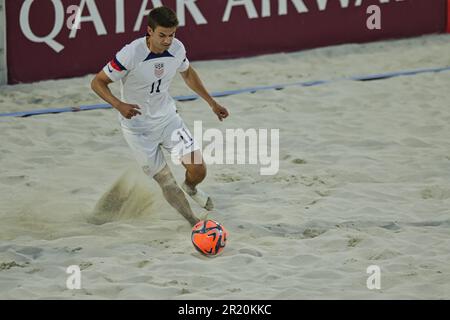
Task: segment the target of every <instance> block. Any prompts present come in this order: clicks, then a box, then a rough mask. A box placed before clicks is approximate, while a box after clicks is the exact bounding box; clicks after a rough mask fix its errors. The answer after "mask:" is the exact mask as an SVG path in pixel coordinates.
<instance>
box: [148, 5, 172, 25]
mask: <svg viewBox="0 0 450 320" xmlns="http://www.w3.org/2000/svg"><path fill="white" fill-rule="evenodd" d="M178 23H179V22H178V18H177V15H176V14H175V12H173V10H172V9H170V8H168V7H157V8H154V9H152V10H151V11H150V13H149V14H148V25H149V27H150V28H152V30H155V29H156V27H158V26H160V27H164V28H173V27H178Z"/></svg>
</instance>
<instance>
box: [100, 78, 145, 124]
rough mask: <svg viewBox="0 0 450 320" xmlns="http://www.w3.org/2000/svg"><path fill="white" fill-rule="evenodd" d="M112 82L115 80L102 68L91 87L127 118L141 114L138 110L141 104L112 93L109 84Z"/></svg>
mask: <svg viewBox="0 0 450 320" xmlns="http://www.w3.org/2000/svg"><path fill="white" fill-rule="evenodd" d="M112 82H113V81H112V80H111V79H110V78H109V77H108V76H107V75H106V73H105V72H104V71H103V70H102V71H100V72H99V73H97V75H96V76H95V78H94V79H93V80H92V82H91V88H92V90H93V91H94V92H95V93H96V94H97V95H98V96H99V97H100V98H102V99H103V100H105V101H106V102H107V103H109V104H110V105H111V106H113V107H114V108H115V109H117V110H118V111H119V112H120V113H121V114H122V116H124V117H125V118H127V119H131V118H132V117H134V116H136V115H137V114H141V113H140V112H139V110H138V109H140V108H139V106H137V105H134V104H128V103H124V102H122V101H120V100H119V99H117V98H116V97H115V96H114V95H113V94H112V92H111V90H110V89H109V84H110V83H112Z"/></svg>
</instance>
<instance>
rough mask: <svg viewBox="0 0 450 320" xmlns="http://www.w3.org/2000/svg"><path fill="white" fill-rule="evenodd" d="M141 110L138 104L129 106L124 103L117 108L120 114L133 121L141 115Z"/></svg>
mask: <svg viewBox="0 0 450 320" xmlns="http://www.w3.org/2000/svg"><path fill="white" fill-rule="evenodd" d="M139 109H141V108H139V106H138V105H136V104H128V103H124V102H122V103H121V104H119V105H118V106H117V110H119V112H120V114H121V115H122V116H124V117H125V118H127V119H131V118H133V117H134V116H136V115H138V114H141V112H140V111H139Z"/></svg>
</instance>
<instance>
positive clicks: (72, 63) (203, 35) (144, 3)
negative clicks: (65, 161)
mask: <svg viewBox="0 0 450 320" xmlns="http://www.w3.org/2000/svg"><path fill="white" fill-rule="evenodd" d="M161 4H163V5H167V6H169V7H171V8H173V9H174V10H175V11H176V12H177V15H178V17H179V20H180V23H181V25H180V28H179V30H178V32H177V38H179V39H180V40H181V41H183V43H184V44H185V46H186V48H187V51H188V57H189V58H190V60H191V61H195V60H205V59H221V58H235V57H244V56H252V55H258V54H266V53H276V52H287V51H296V50H301V49H308V48H315V47H320V46H327V45H335V44H342V43H355V42H357V43H360V42H368V41H375V40H380V39H390V38H403V37H411V36H418V35H422V34H427V33H438V32H445V31H446V28H447V0H390V1H389V0H6V33H7V66H8V82H9V83H11V84H14V83H20V82H33V81H38V80H44V79H58V78H67V77H75V76H83V75H86V74H88V73H95V72H98V71H99V70H100V69H101V68H102V67H103V66H104V65H105V64H106V63H107V62H108V61H109V60H111V58H112V57H113V56H114V54H115V53H116V52H117V51H118V50H119V49H120V48H121V47H123V46H124V45H125V44H127V43H129V42H131V41H132V40H134V39H135V38H138V37H140V36H143V35H144V34H145V30H146V24H147V19H146V15H147V14H148V11H149V10H150V9H151V8H153V7H154V6H159V5H161ZM77 8H78V9H79V10H78V11H77ZM77 12H81V14H79V19H77ZM76 22H79V29H77V28H76V26H77V23H76ZM377 24H379V25H378V27H379V29H378V28H377Z"/></svg>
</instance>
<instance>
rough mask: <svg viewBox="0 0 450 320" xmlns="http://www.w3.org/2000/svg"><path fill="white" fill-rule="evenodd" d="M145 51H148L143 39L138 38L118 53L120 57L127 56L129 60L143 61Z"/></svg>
mask: <svg viewBox="0 0 450 320" xmlns="http://www.w3.org/2000/svg"><path fill="white" fill-rule="evenodd" d="M147 51H148V49H147V42H146V41H145V37H140V38H137V39H135V40H133V41H132V42H130V43H128V44H126V45H125V46H124V47H123V48H122V49H121V50H120V53H121V55H122V56H127V58H128V59H130V60H141V59H142V58H144V59H145V57H146V55H147Z"/></svg>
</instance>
